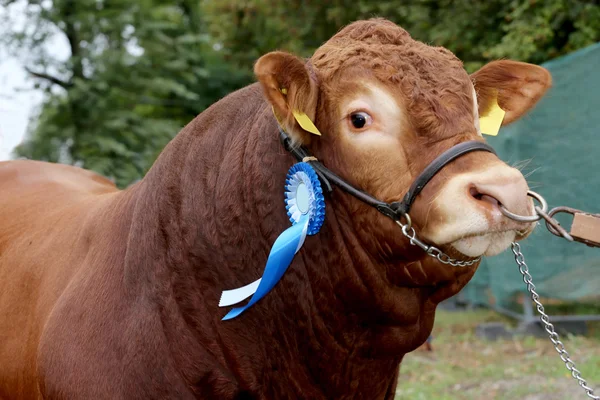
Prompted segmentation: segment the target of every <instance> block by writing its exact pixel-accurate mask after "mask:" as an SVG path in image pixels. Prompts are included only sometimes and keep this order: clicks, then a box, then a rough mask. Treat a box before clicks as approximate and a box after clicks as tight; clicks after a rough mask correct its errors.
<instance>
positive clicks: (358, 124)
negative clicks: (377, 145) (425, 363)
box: [350, 111, 373, 129]
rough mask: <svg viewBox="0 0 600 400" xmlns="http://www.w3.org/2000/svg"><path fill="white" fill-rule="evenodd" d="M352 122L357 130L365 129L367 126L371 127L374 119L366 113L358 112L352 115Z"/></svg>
mask: <svg viewBox="0 0 600 400" xmlns="http://www.w3.org/2000/svg"><path fill="white" fill-rule="evenodd" d="M350 122H351V123H352V126H353V127H354V128H356V129H363V128H364V127H366V126H369V125H371V123H372V122H373V118H371V116H370V115H369V114H367V113H366V112H364V111H357V112H353V113H352V114H350Z"/></svg>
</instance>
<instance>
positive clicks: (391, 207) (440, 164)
mask: <svg viewBox="0 0 600 400" xmlns="http://www.w3.org/2000/svg"><path fill="white" fill-rule="evenodd" d="M279 137H280V139H281V143H282V145H283V147H284V148H285V149H286V150H287V151H289V152H290V153H292V155H293V156H294V157H295V158H296V159H297V160H298V161H302V160H304V161H306V162H308V163H309V164H310V165H311V166H312V167H313V168H314V169H315V171H316V172H317V175H318V176H319V179H320V180H321V183H322V186H323V189H324V190H325V191H326V192H332V191H333V187H332V186H331V184H332V183H333V184H335V185H336V186H339V187H340V188H341V189H342V190H344V191H345V192H347V193H349V194H351V195H352V196H354V197H356V198H357V199H359V200H361V201H362V202H364V203H367V204H368V205H370V206H372V207H375V208H376V209H377V210H378V211H379V212H381V213H382V214H384V215H386V216H387V217H390V218H392V219H393V220H396V221H398V220H400V218H402V216H403V215H405V214H408V212H409V211H410V208H411V206H412V204H413V203H414V201H415V199H416V198H417V196H418V195H419V193H421V191H422V190H423V188H424V187H425V185H427V183H428V182H429V181H430V180H431V179H432V178H433V177H434V176H435V174H437V173H438V172H439V171H440V170H441V169H442V168H444V166H446V165H447V164H449V163H450V162H452V161H453V160H455V159H457V158H459V157H461V156H463V155H465V154H467V153H470V152H472V151H487V152H490V153H492V154H496V152H495V151H494V149H493V148H492V147H491V146H490V145H488V144H486V143H483V142H479V141H476V140H472V141H468V142H462V143H459V144H457V145H455V146H453V147H451V148H450V149H448V150H446V151H445V152H443V153H442V154H441V155H439V156H438V157H437V158H436V159H435V160H433V161H432V162H431V164H429V165H428V166H427V167H426V168H425V169H424V170H423V172H421V174H419V176H417V179H415V181H414V182H413V183H412V185H411V186H410V189H409V190H408V192H407V193H406V195H405V196H404V198H403V199H402V201H396V202H393V203H386V202H383V201H381V200H378V199H376V198H375V197H373V196H371V195H370V194H368V193H366V192H363V191H362V190H359V189H357V188H355V187H354V186H352V185H350V184H349V183H348V182H346V181H345V180H343V179H342V178H340V177H339V176H337V175H336V174H334V173H333V172H331V170H329V169H327V168H326V167H325V166H324V165H323V164H321V162H319V161H318V160H317V159H316V158H315V157H312V156H311V155H310V153H309V152H308V150H307V149H306V148H304V147H302V146H300V147H294V146H292V144H291V140H290V138H289V137H288V136H287V134H286V133H285V132H284V131H283V130H282V129H281V128H279Z"/></svg>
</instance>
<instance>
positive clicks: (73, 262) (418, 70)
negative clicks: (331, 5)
mask: <svg viewBox="0 0 600 400" xmlns="http://www.w3.org/2000/svg"><path fill="white" fill-rule="evenodd" d="M255 72H256V75H257V77H258V80H259V84H254V85H251V86H249V87H247V88H245V89H242V90H240V91H238V92H235V93H233V94H231V95H230V96H228V97H226V98H225V99H223V100H221V101H220V102H218V103H216V104H215V105H213V106H212V107H211V108H209V109H208V110H206V111H205V112H203V113H202V114H201V115H199V116H198V117H197V118H196V119H194V120H193V121H192V122H191V123H190V124H189V125H188V126H186V127H185V128H184V129H183V130H182V131H181V132H180V133H179V135H177V137H176V138H175V139H174V140H173V141H172V142H171V143H170V144H169V145H168V146H167V147H166V148H165V150H164V151H163V153H162V154H161V155H160V157H159V158H158V160H157V161H156V163H155V164H154V166H153V167H152V169H151V170H150V171H149V172H148V174H147V176H146V177H145V178H144V179H143V180H142V181H140V182H139V183H137V184H135V185H133V186H132V187H130V188H129V189H127V190H124V191H119V190H117V188H115V187H114V185H113V184H111V183H110V182H109V181H108V180H105V179H103V178H101V177H98V176H96V175H94V174H92V173H90V172H87V171H85V170H82V169H78V168H74V167H69V166H62V165H56V164H47V163H41V162H34V161H11V162H6V163H1V164H0V398H2V399H37V398H46V399H138V398H139V399H191V398H204V399H208V398H214V399H250V398H256V399H288V398H303V399H344V398H360V399H383V398H390V399H391V398H393V397H394V392H395V387H396V382H397V376H398V371H399V364H400V361H401V360H402V357H403V356H404V354H406V353H407V352H410V351H412V350H414V349H415V348H417V347H418V346H419V345H420V344H422V343H423V342H424V341H425V340H426V339H427V337H428V335H429V333H430V331H431V329H432V326H433V322H434V314H435V308H436V305H437V304H438V303H439V302H440V301H441V300H443V299H446V298H448V297H450V296H452V295H453V294H455V293H457V292H458V291H459V290H460V289H461V288H462V287H463V286H464V285H465V284H466V283H467V281H468V280H469V279H470V278H471V276H472V275H473V273H474V272H475V269H476V266H473V267H468V268H455V267H452V266H448V265H443V264H441V263H439V262H438V261H437V260H435V259H434V258H432V257H428V256H426V254H425V253H424V252H423V251H422V250H421V249H419V248H417V247H414V246H411V245H410V244H409V243H408V240H406V238H404V237H403V236H402V235H401V234H400V232H399V228H398V226H397V225H395V224H394V222H393V221H392V220H391V219H389V218H386V217H385V216H383V215H381V214H379V213H378V212H377V211H376V210H375V209H374V208H371V207H369V206H368V205H366V204H364V203H361V202H360V201H358V200H357V199H356V198H354V197H351V196H349V195H348V194H346V193H344V192H342V191H340V190H335V191H334V192H333V193H332V194H331V195H330V196H328V197H327V214H326V218H325V224H324V226H323V227H322V229H321V231H320V232H319V233H318V234H317V235H315V236H309V237H308V238H307V240H306V242H305V244H304V247H303V248H302V249H301V251H300V252H299V253H298V254H297V256H296V257H295V259H294V261H293V262H292V264H291V266H290V268H289V270H288V272H287V273H286V274H285V275H284V277H283V279H282V280H281V281H280V282H279V284H278V285H277V286H276V287H275V288H274V290H273V291H271V292H270V293H269V294H268V295H267V296H266V297H265V298H264V299H263V300H261V301H260V302H259V303H258V304H256V305H255V306H253V307H252V308H250V309H249V310H248V311H246V312H245V313H244V314H242V315H241V316H240V317H238V318H235V319H233V320H230V321H221V318H222V317H223V316H224V315H225V313H226V312H227V311H228V310H227V309H223V308H219V307H218V303H219V296H220V293H221V291H222V290H223V289H230V288H234V287H239V286H241V285H244V284H246V283H249V282H252V281H254V280H255V279H257V278H258V277H260V276H261V274H262V271H263V269H264V265H265V261H266V259H267V256H268V253H269V249H270V248H271V245H272V244H273V242H274V240H275V238H276V237H277V236H278V235H279V234H280V233H281V232H282V231H283V230H284V229H286V228H287V227H288V226H289V225H290V223H289V221H288V219H287V216H286V212H285V208H284V203H283V201H282V198H283V185H284V180H285V175H286V173H287V171H288V168H289V167H290V166H291V165H292V164H293V163H294V162H295V161H294V159H293V158H292V157H291V156H290V155H289V153H287V152H285V151H284V150H283V148H282V147H281V144H280V142H279V139H278V126H277V122H276V119H275V117H274V115H273V112H275V113H276V114H277V115H278V116H279V117H280V120H281V121H282V124H283V128H284V129H285V130H286V131H287V132H288V133H289V134H290V136H291V137H292V139H293V140H294V142H295V143H297V144H304V145H305V146H306V147H308V148H309V149H310V150H311V152H312V153H313V154H314V155H315V156H316V157H318V158H319V159H320V160H321V161H322V162H323V163H324V164H325V165H326V166H327V167H329V168H330V169H331V170H333V171H335V172H336V173H337V174H338V175H339V176H341V177H343V178H344V179H346V180H347V181H348V182H350V183H351V184H353V185H354V186H356V187H358V188H361V189H363V190H365V191H367V192H370V193H371V194H373V195H375V196H376V197H377V198H379V199H381V200H384V201H387V202H391V201H395V200H399V199H401V198H402V196H403V195H404V193H405V192H406V191H407V189H408V187H409V185H410V183H411V182H412V180H413V179H414V177H415V176H416V175H417V174H419V173H420V172H421V171H422V170H423V169H424V168H425V167H426V166H427V165H428V163H430V162H431V161H432V160H433V159H434V158H435V157H436V156H437V155H439V154H440V153H442V152H443V151H444V150H446V149H448V148H450V147H451V146H453V145H455V144H457V143H459V142H463V141H467V140H483V139H482V137H481V132H480V130H479V125H478V122H479V115H481V114H483V113H485V112H486V111H487V110H488V109H489V105H490V103H491V102H492V101H493V99H494V98H495V96H496V95H497V96H498V102H499V104H500V106H501V107H502V108H503V109H504V110H506V116H505V118H504V123H505V124H506V123H510V122H512V121H514V120H515V119H517V118H519V117H520V116H521V115H523V114H524V113H525V112H527V111H528V110H529V109H530V108H532V107H533V106H534V105H535V103H536V102H537V101H538V100H539V98H540V97H541V96H542V95H543V94H544V92H545V91H546V90H547V88H548V87H549V85H550V76H549V74H548V72H547V71H545V70H544V69H542V68H540V67H537V66H534V65H529V64H524V63H517V62H511V61H498V62H492V63H490V64H488V65H486V66H485V67H483V68H482V69H481V70H480V71H478V72H476V73H474V74H473V75H471V76H469V75H468V74H467V73H466V72H465V70H464V68H463V66H462V63H461V62H460V61H459V60H458V59H457V58H456V57H455V56H454V55H453V54H452V53H451V52H449V51H448V50H445V49H443V48H439V47H430V46H427V45H425V44H423V43H420V42H417V41H415V40H413V39H411V38H410V36H409V35H408V33H407V32H405V31H404V30H403V29H401V28H399V27H398V26H396V25H394V24H392V23H390V22H387V21H384V20H370V21H362V22H357V23H354V24H352V25H349V26H348V27H346V28H345V29H343V30H342V31H340V32H339V33H338V34H337V35H335V36H334V37H333V38H332V39H331V40H329V41H328V42H327V43H325V44H324V45H323V46H322V47H321V48H319V49H318V50H317V51H316V53H315V54H314V55H313V56H312V58H311V59H310V60H308V61H307V62H305V61H304V60H301V59H299V58H297V57H294V56H292V55H289V54H285V53H281V52H275V53H270V54H267V55H265V56H264V57H262V58H261V59H260V60H259V61H258V62H257V64H256V67H255ZM282 89H286V90H283V91H282ZM286 93H287V94H286ZM294 109H297V110H299V111H302V112H304V113H306V114H307V115H308V116H309V117H310V118H311V119H312V120H313V121H314V122H315V124H316V126H317V127H318V128H319V130H320V131H321V132H322V133H323V135H322V136H320V137H318V136H314V135H312V134H310V133H308V132H306V131H304V130H302V129H301V128H300V127H299V126H298V125H297V124H296V122H295V121H294V119H293V117H292V110H294ZM526 191H527V184H526V182H525V179H524V178H523V176H522V175H521V173H520V172H518V171H517V170H515V169H513V168H510V167H509V166H507V165H506V164H504V163H503V162H501V161H500V160H499V159H498V158H497V157H496V156H495V155H493V154H491V153H486V152H474V153H470V154H468V155H465V156H463V157H461V158H459V159H457V160H455V161H453V162H452V163H451V164H449V165H448V166H446V167H445V168H444V169H443V170H442V171H441V172H440V173H439V174H437V175H436V176H435V177H434V178H433V180H432V181H431V183H430V184H428V185H427V186H426V188H425V190H424V191H423V192H422V193H421V194H420V195H419V196H418V198H417V200H416V202H415V204H414V206H413V209H412V211H411V215H412V219H413V222H414V226H415V228H416V230H417V232H418V234H419V235H420V237H422V238H423V239H424V240H427V241H428V242H430V243H435V244H436V245H438V246H440V247H441V248H442V249H443V250H445V251H446V252H448V253H449V254H451V255H452V256H454V257H457V258H459V259H464V260H468V259H471V258H474V257H477V256H480V255H491V254H496V253H498V252H500V251H502V250H504V249H505V248H506V247H507V246H508V245H509V243H510V242H511V241H512V240H514V239H515V238H516V239H520V238H522V237H524V236H525V235H526V234H527V233H528V232H529V231H530V229H531V227H530V226H523V225H517V224H516V223H513V222H511V221H510V220H508V219H506V218H504V217H502V215H501V214H500V212H499V207H498V204H499V203H502V204H503V205H505V206H506V207H507V208H509V209H511V210H512V211H514V212H518V213H521V214H527V213H530V212H531V207H532V205H531V202H530V201H529V200H528V198H527V196H526Z"/></svg>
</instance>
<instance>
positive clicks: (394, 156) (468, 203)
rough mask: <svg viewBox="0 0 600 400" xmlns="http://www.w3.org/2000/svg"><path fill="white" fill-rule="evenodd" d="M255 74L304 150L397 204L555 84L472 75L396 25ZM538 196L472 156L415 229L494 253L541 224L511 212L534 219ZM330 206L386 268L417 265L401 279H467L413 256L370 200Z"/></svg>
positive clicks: (348, 33) (433, 197) (273, 61)
mask: <svg viewBox="0 0 600 400" xmlns="http://www.w3.org/2000/svg"><path fill="white" fill-rule="evenodd" d="M255 72H256V75H257V76H258V79H259V80H260V82H261V84H262V86H263V89H264V92H265V94H266V96H267V98H268V100H269V102H270V103H271V105H272V106H273V109H274V112H275V113H276V114H277V115H278V116H279V119H280V121H281V124H282V125H283V128H284V129H285V130H286V131H287V132H288V133H289V134H290V135H291V137H292V140H293V141H294V142H295V143H297V144H302V145H306V146H307V147H308V148H310V150H311V151H312V152H313V153H314V154H315V155H316V156H317V157H318V158H319V159H320V160H321V161H322V162H323V163H324V164H325V165H327V166H328V167H329V168H330V169H331V170H333V171H335V172H336V173H337V174H338V175H339V176H341V177H343V178H344V179H345V180H347V181H348V182H350V183H351V184H352V185H354V186H355V187H358V188H360V189H362V190H364V191H366V192H369V193H371V194H372V195H374V196H375V197H377V198H378V199H381V200H383V201H386V202H393V201H398V200H400V199H402V197H403V196H404V194H405V193H406V192H407V190H408V188H409V186H410V185H411V183H412V181H413V180H414V179H415V177H416V176H417V175H418V174H419V173H420V172H421V171H423V169H424V168H425V167H426V166H427V165H428V164H429V163H430V162H431V161H432V160H433V159H434V158H436V157H437V156H438V155H440V154H441V153H442V152H444V151H445V150H447V149H449V148H450V147H452V146H454V145H456V144H457V143H460V142H464V141H470V140H479V141H483V140H484V139H483V138H482V135H481V130H480V127H479V119H480V116H482V115H484V114H485V113H486V112H488V111H489V109H490V105H491V104H493V103H495V102H496V101H497V102H498V104H499V105H500V107H501V108H502V109H503V110H505V111H506V115H505V117H504V120H503V124H504V125H506V124H509V123H511V122H513V121H515V120H516V119H518V118H519V117H521V116H522V115H523V114H525V113H526V112H527V111H528V110H530V109H531V108H532V107H534V105H535V104H536V103H537V101H538V100H539V99H540V98H541V96H542V95H543V94H544V93H545V92H546V90H547V89H548V88H549V86H550V84H551V77H550V74H549V73H548V72H547V71H546V70H545V69H543V68H541V67H539V66H535V65H531V64H526V63H520V62H513V61H495V62H491V63H489V64H487V65H486V66H484V67H483V68H481V69H480V70H479V71H477V72H475V73H474V74H472V75H471V76H469V75H468V74H467V72H466V71H465V69H464V67H463V65H462V62H461V61H460V60H458V59H457V58H456V57H455V56H454V55H453V54H452V53H451V52H450V51H448V50H446V49H444V48H441V47H431V46H428V45H426V44H423V43H421V42H418V41H415V40H413V39H412V38H411V37H410V36H409V34H408V33H407V32H406V31H404V30H403V29H402V28H400V27H398V26H396V25H395V24H393V23H391V22H388V21H385V20H370V21H362V22H357V23H354V24H352V25H349V26H348V27H346V28H344V29H343V30H341V31H340V32H339V33H338V34H337V35H335V36H334V37H333V38H332V39H330V40H329V41H328V42H326V43H325V44H324V45H323V46H321V47H320V48H319V49H318V50H317V51H316V52H315V54H314V55H313V56H312V58H311V59H310V60H308V61H303V60H301V59H299V58H297V57H295V56H292V55H290V54H287V53H282V52H274V53H270V54H267V55H265V56H264V57H262V58H261V59H260V60H259V61H258V62H257V64H256V67H255ZM295 110H297V111H300V112H303V113H306V114H307V115H308V116H309V117H310V118H311V119H312V120H313V121H314V122H315V125H316V126H317V127H318V128H319V130H320V131H321V132H322V136H315V135H313V134H312V133H309V132H307V131H305V130H304V129H302V128H301V127H300V126H299V124H298V123H297V121H296V120H295V119H294V117H293V111H295ZM527 190H528V186H527V183H526V181H525V178H524V177H523V175H522V174H521V173H520V172H519V171H518V170H517V169H514V168H512V167H510V166H508V165H506V164H505V163H504V162H502V161H501V160H499V159H498V158H497V157H496V155H494V154H492V153H486V152H473V153H469V154H467V155H465V156H462V157H461V158H459V159H457V160H455V161H453V162H452V163H450V164H448V165H447V166H446V167H444V168H443V169H442V170H441V172H440V173H438V174H437V175H436V176H435V177H434V178H433V180H432V181H431V182H430V183H429V184H428V185H427V186H426V187H425V189H424V190H423V192H422V193H421V194H420V195H419V196H418V198H417V200H416V202H415V203H414V206H413V208H412V211H411V216H412V220H413V226H415V228H416V230H417V232H418V233H419V235H420V237H421V238H422V239H424V240H426V241H428V242H430V243H433V244H435V245H436V246H440V247H441V248H443V249H444V250H445V251H446V252H447V253H449V254H451V255H453V256H454V257H456V258H459V259H465V260H468V259H472V258H474V257H478V256H481V255H494V254H497V253H499V252H501V251H503V250H504V249H506V248H507V247H508V246H509V244H510V243H511V242H512V241H514V240H519V239H522V238H523V237H525V236H526V235H527V234H528V233H529V232H530V231H531V229H532V224H524V223H518V222H515V221H512V220H510V219H508V218H506V217H504V216H503V214H502V213H501V211H500V207H499V205H503V206H505V207H506V208H507V209H509V210H511V211H513V212H515V213H518V214H522V215H531V214H532V213H533V203H532V201H531V200H530V199H529V198H528V197H527ZM330 207H331V208H333V212H334V213H335V215H337V216H341V217H340V218H342V219H345V220H347V221H351V222H349V223H348V226H349V228H351V229H353V230H354V232H355V233H356V236H357V237H358V238H359V241H360V243H361V245H362V246H363V248H365V249H367V250H368V251H369V252H370V254H371V255H373V256H374V258H375V259H386V260H390V259H396V260H403V261H406V262H404V263H403V264H404V265H405V267H404V268H403V269H401V270H400V271H394V277H393V278H390V279H391V280H392V281H394V282H396V283H403V284H405V285H406V284H408V285H419V286H420V285H426V284H432V283H433V284H435V283H436V282H440V281H448V280H451V279H452V278H453V277H455V276H454V275H453V273H452V272H450V271H449V270H451V268H448V267H447V266H444V265H441V264H439V263H437V262H435V260H429V261H427V260H425V259H424V257H423V254H422V253H421V254H416V252H415V250H414V249H410V251H408V247H407V241H406V239H405V238H403V237H402V235H400V234H399V232H398V227H397V226H396V225H394V224H393V223H390V222H389V221H385V218H384V217H382V216H379V215H377V213H376V211H374V210H372V209H370V208H369V207H368V206H366V205H365V204H363V203H361V202H360V201H357V200H356V199H354V198H352V197H350V196H336V198H335V201H332V202H330ZM331 213H332V211H331V209H330V211H329V215H331ZM473 271H474V268H472V269H471V273H470V274H472V272H473ZM470 274H467V275H468V277H470ZM388 275H389V274H388ZM467 280H468V279H462V280H461V283H460V284H459V285H458V286H460V287H462V285H464V283H466V281H467ZM458 286H457V287H455V288H454V290H453V291H455V290H456V289H458Z"/></svg>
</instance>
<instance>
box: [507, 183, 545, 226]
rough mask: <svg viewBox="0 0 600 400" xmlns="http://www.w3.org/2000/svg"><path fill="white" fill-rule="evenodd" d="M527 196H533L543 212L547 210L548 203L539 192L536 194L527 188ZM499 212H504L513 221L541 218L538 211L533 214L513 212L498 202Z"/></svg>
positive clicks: (537, 219)
mask: <svg viewBox="0 0 600 400" xmlns="http://www.w3.org/2000/svg"><path fill="white" fill-rule="evenodd" d="M527 196H530V197H533V198H534V199H536V200H537V201H538V202H539V203H540V205H541V206H542V212H544V213H546V212H548V203H547V202H546V199H544V198H543V197H542V196H541V195H540V194H538V193H536V192H534V191H532V190H528V191H527ZM500 212H502V214H504V215H505V216H506V217H508V218H510V219H513V220H515V221H519V222H535V221H539V220H540V219H541V218H542V217H541V216H540V215H539V214H538V213H536V214H535V215H518V214H514V213H512V212H510V211H508V210H507V209H506V208H504V206H503V205H502V204H500Z"/></svg>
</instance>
